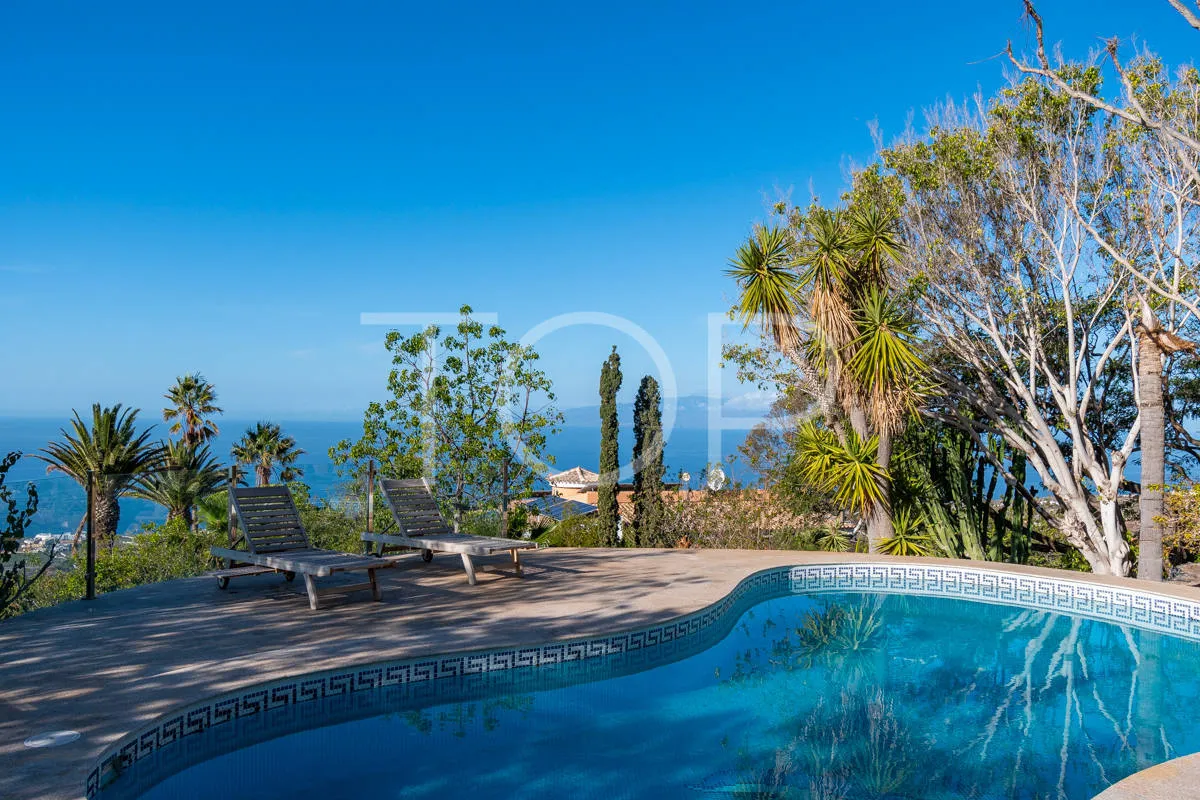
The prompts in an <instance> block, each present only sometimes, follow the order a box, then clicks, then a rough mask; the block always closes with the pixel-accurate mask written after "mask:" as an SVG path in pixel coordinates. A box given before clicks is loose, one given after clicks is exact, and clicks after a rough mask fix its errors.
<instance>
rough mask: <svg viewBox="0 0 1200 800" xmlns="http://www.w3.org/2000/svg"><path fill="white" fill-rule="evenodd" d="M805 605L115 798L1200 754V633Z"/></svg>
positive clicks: (138, 776) (352, 704)
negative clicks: (1198, 720) (1198, 719)
mask: <svg viewBox="0 0 1200 800" xmlns="http://www.w3.org/2000/svg"><path fill="white" fill-rule="evenodd" d="M793 588H796V587H795V585H794V583H793V584H792V585H790V586H783V585H782V584H780V583H778V582H776V583H774V584H770V585H769V586H766V587H765V588H761V587H760V588H759V589H757V590H756V591H751V592H745V593H743V594H742V595H741V596H740V597H739V598H737V599H736V602H734V603H732V604H727V605H726V607H724V608H723V609H721V614H720V617H719V619H720V620H721V623H720V624H713V625H711V626H708V627H706V628H703V629H702V630H700V631H698V632H696V633H694V634H692V635H687V636H680V637H677V638H673V639H672V642H673V646H671V647H663V646H656V647H652V648H645V649H644V650H641V651H632V650H624V651H623V652H619V653H612V654H607V655H602V656H598V657H595V658H589V659H578V660H573V661H567V662H564V663H560V664H557V665H551V666H530V667H516V668H510V669H503V670H495V671H488V672H472V673H469V674H459V675H457V676H452V677H441V678H437V679H436V680H426V681H419V682H407V683H398V684H395V685H392V686H385V687H380V688H375V689H370V690H366V691H356V692H345V693H338V694H333V693H330V694H329V695H328V696H326V697H325V698H324V699H317V700H312V701H309V702H303V703H295V702H293V703H288V704H285V705H282V706H280V707H277V708H275V709H272V710H264V711H262V712H260V713H254V714H247V715H244V716H242V717H240V718H238V719H234V720H232V721H230V722H228V723H226V724H223V725H214V726H212V727H210V728H208V729H207V730H205V731H204V732H203V733H200V734H197V735H194V736H186V737H182V738H179V739H178V741H174V742H173V743H170V744H167V745H165V746H162V747H158V748H156V749H155V751H154V752H153V753H151V754H150V755H149V756H147V757H145V758H140V759H138V760H137V761H136V763H133V764H132V765H130V766H129V767H128V768H126V769H124V770H122V771H121V772H120V774H119V775H117V776H116V777H115V779H113V780H111V781H110V782H109V783H108V785H107V786H106V787H105V788H104V789H103V790H101V791H100V792H99V795H98V796H100V797H103V798H110V797H111V798H132V797H144V798H146V800H157V799H159V798H180V797H200V796H205V797H213V796H215V797H227V798H240V797H245V798H251V797H253V798H259V799H261V798H272V797H280V798H282V797H288V798H298V799H299V798H310V797H311V798H317V797H321V798H326V797H379V798H392V797H405V798H408V797H413V798H417V797H459V796H462V797H466V796H470V797H529V798H533V797H562V796H565V795H569V796H575V797H605V798H610V797H622V798H625V797H628V798H635V797H655V798H663V797H693V798H702V797H722V796H725V797H760V798H768V797H780V798H783V797H805V798H810V797H811V798H847V799H849V798H890V799H892V800H900V798H913V799H914V800H915V798H930V799H931V800H936V799H937V798H952V797H953V798H959V797H970V798H978V799H979V800H990V798H1029V799H1030V800H1032V799H1033V798H1050V797H1055V798H1066V799H1067V800H1073V799H1074V798H1089V797H1092V796H1093V795H1095V794H1096V793H1097V792H1099V791H1100V790H1102V789H1103V788H1105V787H1107V786H1108V785H1110V784H1111V783H1113V782H1115V781H1117V780H1119V779H1121V778H1123V777H1125V776H1126V775H1129V774H1131V773H1133V772H1135V771H1137V770H1139V769H1142V768H1144V767H1146V766H1150V765H1151V764H1154V763H1158V762H1161V761H1163V760H1166V759H1167V758H1169V757H1174V756H1177V755H1183V754H1186V753H1190V752H1196V751H1200V730H1198V729H1197V728H1198V726H1196V725H1195V724H1194V723H1192V722H1191V719H1192V718H1193V717H1194V709H1195V708H1196V707H1197V701H1198V700H1200V697H1198V696H1197V695H1198V694H1200V644H1198V643H1197V642H1196V641H1194V640H1190V639H1187V638H1181V637H1177V636H1173V635H1169V634H1166V633H1163V632H1160V631H1154V630H1146V629H1143V628H1140V627H1135V626H1133V625H1118V624H1114V623H1112V622H1108V621H1101V620H1097V619H1089V618H1086V617H1082V616H1076V615H1071V614H1063V613H1059V612H1056V611H1054V610H1050V609H1047V608H1023V607H1017V606H1012V605H1002V604H994V603H992V604H989V603H981V602H976V601H972V600H965V599H955V598H946V597H933V596H919V595H917V596H914V595H906V594H895V593H890V592H877V591H850V592H848V591H823V592H819V593H794V592H793V591H792V589H793ZM714 619H716V617H714ZM638 653H643V654H644V656H639V655H638Z"/></svg>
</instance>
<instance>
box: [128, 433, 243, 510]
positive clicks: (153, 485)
mask: <svg viewBox="0 0 1200 800" xmlns="http://www.w3.org/2000/svg"><path fill="white" fill-rule="evenodd" d="M225 481H226V475H225V471H224V469H222V467H221V464H220V462H218V461H217V459H216V458H214V457H213V455H212V453H211V452H210V451H209V448H208V446H207V445H188V444H186V443H185V442H184V441H179V442H170V441H168V442H164V443H163V464H162V467H161V468H160V469H158V470H155V471H154V472H148V473H146V474H145V475H142V476H141V477H140V478H138V480H137V482H136V483H135V484H134V486H133V488H132V489H131V490H130V492H129V494H130V496H132V497H137V498H140V499H142V500H149V501H150V502H152V503H157V504H158V505H160V506H162V507H163V508H165V509H166V510H167V521H168V522H171V521H172V520H176V519H182V520H183V522H184V524H185V525H187V526H188V527H189V528H191V527H193V526H194V525H195V522H196V517H195V514H194V512H193V508H194V507H195V505H196V503H197V502H198V501H199V500H200V499H201V498H203V497H206V496H208V495H210V494H212V493H213V492H216V491H217V490H219V489H220V488H221V487H222V486H223V485H224V484H225Z"/></svg>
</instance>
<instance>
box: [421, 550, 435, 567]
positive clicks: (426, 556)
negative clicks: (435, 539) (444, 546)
mask: <svg viewBox="0 0 1200 800" xmlns="http://www.w3.org/2000/svg"><path fill="white" fill-rule="evenodd" d="M421 560H422V561H424V562H425V563H426V564H428V563H429V562H430V561H433V551H432V550H422V551H421Z"/></svg>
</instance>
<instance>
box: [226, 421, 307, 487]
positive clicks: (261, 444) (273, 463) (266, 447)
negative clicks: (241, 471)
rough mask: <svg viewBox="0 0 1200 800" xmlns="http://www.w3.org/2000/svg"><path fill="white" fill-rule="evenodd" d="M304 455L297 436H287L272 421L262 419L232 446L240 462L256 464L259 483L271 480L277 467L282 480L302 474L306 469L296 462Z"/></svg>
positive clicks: (255, 477)
mask: <svg viewBox="0 0 1200 800" xmlns="http://www.w3.org/2000/svg"><path fill="white" fill-rule="evenodd" d="M302 455H304V451H303V450H301V449H300V448H298V447H296V440H295V439H293V438H292V437H291V436H285V435H284V433H283V430H282V429H281V428H280V427H279V426H278V425H276V424H275V423H273V422H259V423H257V424H255V425H254V427H252V428H247V429H246V434H245V435H244V436H243V437H242V438H241V440H239V441H238V443H237V444H235V445H234V446H233V457H234V458H235V459H236V460H237V462H238V463H239V464H247V465H253V466H254V484H255V485H256V486H266V485H268V484H270V483H271V478H272V477H273V476H274V474H275V470H276V469H277V468H278V470H279V480H280V481H281V482H283V483H287V482H289V481H294V480H296V479H297V478H300V477H301V476H302V475H304V470H303V469H302V468H301V467H298V466H296V460H297V459H298V458H299V457H300V456H302Z"/></svg>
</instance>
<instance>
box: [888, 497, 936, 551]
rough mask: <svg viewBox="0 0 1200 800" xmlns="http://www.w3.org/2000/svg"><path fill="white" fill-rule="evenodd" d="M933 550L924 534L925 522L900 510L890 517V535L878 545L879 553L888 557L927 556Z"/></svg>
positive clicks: (903, 509)
mask: <svg viewBox="0 0 1200 800" xmlns="http://www.w3.org/2000/svg"><path fill="white" fill-rule="evenodd" d="M934 550H935V545H934V543H933V540H932V539H931V538H930V537H929V536H928V535H926V533H925V520H924V518H922V517H921V516H920V515H919V514H913V513H912V512H911V511H909V510H908V509H907V508H902V509H899V510H898V511H896V513H895V514H893V515H892V535H891V536H890V537H888V538H887V539H884V540H883V541H882V542H880V543H879V551H880V552H881V553H887V554H888V555H889V556H927V555H931V554H932V553H933V552H934Z"/></svg>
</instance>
